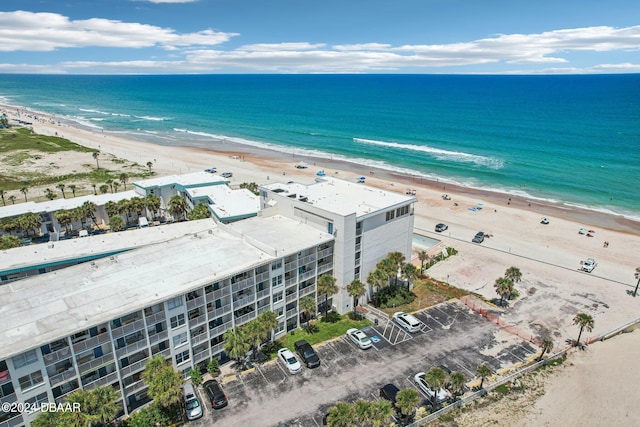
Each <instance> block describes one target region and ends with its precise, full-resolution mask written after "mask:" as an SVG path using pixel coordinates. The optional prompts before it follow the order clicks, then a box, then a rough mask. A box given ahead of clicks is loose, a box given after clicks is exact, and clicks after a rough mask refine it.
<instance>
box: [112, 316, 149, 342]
mask: <svg viewBox="0 0 640 427" xmlns="http://www.w3.org/2000/svg"><path fill="white" fill-rule="evenodd" d="M140 329H144V320H142V319H138V320H136V321H135V322H131V323H128V324H126V325H123V326H120V327H118V328H113V329H111V335H112V336H113V339H116V338H120V337H121V336H123V335H129V334H131V333H133V332H135V331H139V330H140Z"/></svg>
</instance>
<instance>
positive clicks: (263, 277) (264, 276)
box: [256, 271, 269, 283]
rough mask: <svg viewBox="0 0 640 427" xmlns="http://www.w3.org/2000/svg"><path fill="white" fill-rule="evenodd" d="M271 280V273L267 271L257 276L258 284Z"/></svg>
mask: <svg viewBox="0 0 640 427" xmlns="http://www.w3.org/2000/svg"><path fill="white" fill-rule="evenodd" d="M268 278H269V271H265V272H263V273H260V274H256V283H260V282H264V281H265V280H267V279H268Z"/></svg>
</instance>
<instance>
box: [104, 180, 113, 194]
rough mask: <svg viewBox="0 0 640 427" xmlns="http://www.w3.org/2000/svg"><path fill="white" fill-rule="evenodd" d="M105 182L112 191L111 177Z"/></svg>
mask: <svg viewBox="0 0 640 427" xmlns="http://www.w3.org/2000/svg"><path fill="white" fill-rule="evenodd" d="M105 184H107V185H108V186H109V188H110V189H111V192H112V193H113V180H112V179H108V180H107V181H106V182H105Z"/></svg>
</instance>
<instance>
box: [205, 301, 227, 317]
mask: <svg viewBox="0 0 640 427" xmlns="http://www.w3.org/2000/svg"><path fill="white" fill-rule="evenodd" d="M230 311H231V304H227V305H223V306H222V307H220V308H216V309H213V310H211V311H209V312H208V314H209V320H213V319H216V318H218V317H220V316H222V315H224V314H227V313H229V312H230Z"/></svg>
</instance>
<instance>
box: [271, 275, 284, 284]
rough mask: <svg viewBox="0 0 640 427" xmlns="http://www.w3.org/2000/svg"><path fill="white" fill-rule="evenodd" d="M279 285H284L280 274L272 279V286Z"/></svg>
mask: <svg viewBox="0 0 640 427" xmlns="http://www.w3.org/2000/svg"><path fill="white" fill-rule="evenodd" d="M278 285H282V274H279V275H277V276H276V277H272V278H271V286H272V287H276V286H278Z"/></svg>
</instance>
